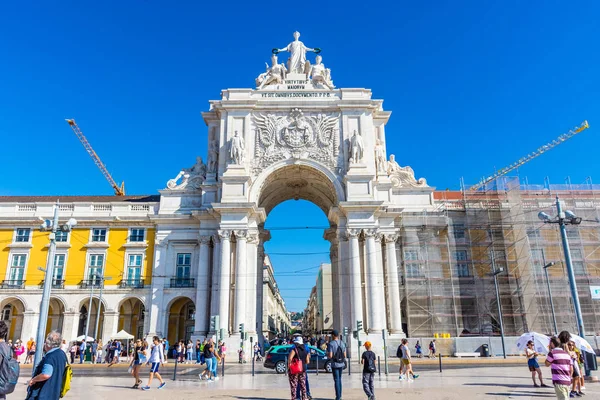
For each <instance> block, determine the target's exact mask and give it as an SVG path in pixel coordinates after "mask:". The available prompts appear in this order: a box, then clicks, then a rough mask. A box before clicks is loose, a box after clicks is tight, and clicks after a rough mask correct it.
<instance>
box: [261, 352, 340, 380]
mask: <svg viewBox="0 0 600 400" xmlns="http://www.w3.org/2000/svg"><path fill="white" fill-rule="evenodd" d="M292 347H293V345H283V346H271V348H269V350H268V351H267V354H266V356H265V362H264V364H263V365H264V366H265V368H270V369H274V370H275V372H277V373H278V374H285V373H286V371H287V365H286V361H287V356H288V354H290V350H291V349H292ZM308 348H309V350H310V363H309V364H308V370H309V371H310V370H312V371H314V370H316V368H317V360H318V362H319V370H324V371H325V372H331V360H330V359H329V358H327V355H326V354H325V352H324V351H323V350H321V349H317V348H316V347H314V346H308Z"/></svg>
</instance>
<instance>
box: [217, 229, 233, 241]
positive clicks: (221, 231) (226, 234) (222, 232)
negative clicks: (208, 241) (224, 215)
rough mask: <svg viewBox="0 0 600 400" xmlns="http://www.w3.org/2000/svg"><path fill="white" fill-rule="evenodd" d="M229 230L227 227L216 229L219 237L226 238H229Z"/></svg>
mask: <svg viewBox="0 0 600 400" xmlns="http://www.w3.org/2000/svg"><path fill="white" fill-rule="evenodd" d="M231 232H232V231H231V230H229V229H219V230H218V231H217V234H218V235H219V237H220V238H221V239H226V240H230V239H231Z"/></svg>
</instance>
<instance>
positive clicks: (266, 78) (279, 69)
mask: <svg viewBox="0 0 600 400" xmlns="http://www.w3.org/2000/svg"><path fill="white" fill-rule="evenodd" d="M271 63H272V64H273V65H272V66H271V67H270V68H269V66H267V71H266V72H263V73H262V74H260V75H259V76H258V78H256V86H257V87H258V88H259V89H262V88H264V87H265V86H268V85H275V84H278V83H283V81H284V80H285V74H286V73H287V69H286V68H285V65H283V64H279V63H278V61H277V56H276V55H275V54H273V55H272V56H271Z"/></svg>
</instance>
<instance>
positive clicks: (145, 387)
mask: <svg viewBox="0 0 600 400" xmlns="http://www.w3.org/2000/svg"><path fill="white" fill-rule="evenodd" d="M142 390H150V386H144V387H143V388H142Z"/></svg>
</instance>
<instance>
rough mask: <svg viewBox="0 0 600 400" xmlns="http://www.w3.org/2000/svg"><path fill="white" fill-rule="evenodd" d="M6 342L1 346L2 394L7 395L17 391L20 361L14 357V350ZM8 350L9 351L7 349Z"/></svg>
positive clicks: (0, 376) (0, 374)
mask: <svg viewBox="0 0 600 400" xmlns="http://www.w3.org/2000/svg"><path fill="white" fill-rule="evenodd" d="M7 347H8V345H7V344H6V343H5V344H4V345H1V346H0V355H1V356H2V361H1V362H0V394H2V395H6V394H10V393H12V392H14V391H15V386H17V381H18V380H19V372H20V366H19V362H18V361H17V360H16V359H15V358H13V356H12V350H11V349H10V348H8V349H7ZM7 350H8V351H7Z"/></svg>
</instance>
